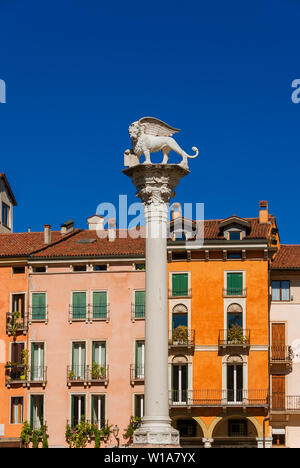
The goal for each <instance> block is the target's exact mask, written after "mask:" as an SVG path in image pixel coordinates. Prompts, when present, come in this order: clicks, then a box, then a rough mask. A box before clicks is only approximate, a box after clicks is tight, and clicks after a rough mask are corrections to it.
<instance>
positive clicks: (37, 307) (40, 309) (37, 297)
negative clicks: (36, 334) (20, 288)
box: [32, 293, 46, 320]
mask: <svg viewBox="0 0 300 468" xmlns="http://www.w3.org/2000/svg"><path fill="white" fill-rule="evenodd" d="M45 319H46V294H45V293H32V320H45Z"/></svg>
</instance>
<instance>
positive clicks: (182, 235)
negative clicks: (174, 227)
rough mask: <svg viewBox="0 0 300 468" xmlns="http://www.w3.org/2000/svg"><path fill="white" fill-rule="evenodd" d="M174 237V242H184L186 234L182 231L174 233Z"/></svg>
mask: <svg viewBox="0 0 300 468" xmlns="http://www.w3.org/2000/svg"><path fill="white" fill-rule="evenodd" d="M174 237H175V240H176V241H185V240H186V234H185V232H184V231H176V232H174Z"/></svg>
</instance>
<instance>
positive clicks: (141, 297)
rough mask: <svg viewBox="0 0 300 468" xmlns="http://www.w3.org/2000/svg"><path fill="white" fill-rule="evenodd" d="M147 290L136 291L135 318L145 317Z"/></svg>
mask: <svg viewBox="0 0 300 468" xmlns="http://www.w3.org/2000/svg"><path fill="white" fill-rule="evenodd" d="M145 297H146V292H145V291H135V292H134V318H136V319H139V318H145Z"/></svg>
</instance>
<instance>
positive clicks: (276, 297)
mask: <svg viewBox="0 0 300 468" xmlns="http://www.w3.org/2000/svg"><path fill="white" fill-rule="evenodd" d="M289 300H290V281H286V280H284V281H279V280H276V281H272V301H289Z"/></svg>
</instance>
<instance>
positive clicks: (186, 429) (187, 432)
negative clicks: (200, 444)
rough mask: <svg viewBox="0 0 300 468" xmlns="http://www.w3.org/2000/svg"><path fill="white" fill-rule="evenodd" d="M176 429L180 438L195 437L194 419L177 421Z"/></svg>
mask: <svg viewBox="0 0 300 468" xmlns="http://www.w3.org/2000/svg"><path fill="white" fill-rule="evenodd" d="M177 429H178V431H179V434H180V437H196V432H197V423H196V421H195V420H194V419H178V421H177Z"/></svg>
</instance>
